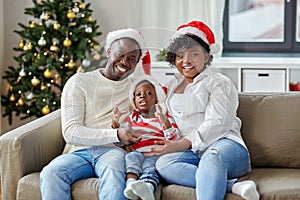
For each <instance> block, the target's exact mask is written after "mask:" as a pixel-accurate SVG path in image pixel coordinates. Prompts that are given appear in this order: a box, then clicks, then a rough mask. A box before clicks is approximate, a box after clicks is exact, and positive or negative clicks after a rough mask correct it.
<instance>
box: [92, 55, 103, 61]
mask: <svg viewBox="0 0 300 200" xmlns="http://www.w3.org/2000/svg"><path fill="white" fill-rule="evenodd" d="M100 58H101V55H100V54H99V53H95V55H94V56H93V59H94V60H95V61H98V60H100Z"/></svg>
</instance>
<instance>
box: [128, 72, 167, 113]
mask: <svg viewBox="0 0 300 200" xmlns="http://www.w3.org/2000/svg"><path fill="white" fill-rule="evenodd" d="M144 80H147V81H149V82H150V83H151V84H152V85H154V88H155V92H156V98H157V104H159V105H160V106H161V108H162V113H163V114H166V113H167V108H166V104H165V101H166V92H165V91H164V89H163V86H162V85H161V84H160V82H159V81H157V80H156V79H155V78H154V77H152V76H150V75H146V74H145V75H142V76H140V77H139V78H138V79H136V80H135V81H134V82H133V83H132V84H131V87H130V90H129V100H130V103H131V105H132V106H133V108H135V109H136V107H135V104H134V91H135V89H136V86H137V85H138V84H139V83H140V82H141V81H144Z"/></svg>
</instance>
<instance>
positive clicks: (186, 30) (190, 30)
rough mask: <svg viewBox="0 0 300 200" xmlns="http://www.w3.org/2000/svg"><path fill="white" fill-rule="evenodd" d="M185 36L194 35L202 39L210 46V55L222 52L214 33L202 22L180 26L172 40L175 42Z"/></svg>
mask: <svg viewBox="0 0 300 200" xmlns="http://www.w3.org/2000/svg"><path fill="white" fill-rule="evenodd" d="M185 34H192V35H196V36H198V37H199V38H201V39H202V40H203V41H204V42H205V43H206V44H207V45H208V46H209V49H210V54H215V53H217V52H218V51H219V50H220V46H219V45H218V44H217V43H216V42H215V36H214V33H213V32H212V30H211V29H210V28H209V27H208V26H207V25H206V24H205V23H203V22H201V21H191V22H189V23H187V24H183V25H180V26H179V27H178V28H177V30H176V32H175V33H174V34H173V36H172V38H171V39H172V40H174V39H176V38H178V37H180V36H182V35H185Z"/></svg>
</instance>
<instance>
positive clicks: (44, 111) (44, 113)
mask: <svg viewBox="0 0 300 200" xmlns="http://www.w3.org/2000/svg"><path fill="white" fill-rule="evenodd" d="M42 113H43V115H47V114H49V113H50V108H49V106H48V105H45V106H44V107H43V108H42Z"/></svg>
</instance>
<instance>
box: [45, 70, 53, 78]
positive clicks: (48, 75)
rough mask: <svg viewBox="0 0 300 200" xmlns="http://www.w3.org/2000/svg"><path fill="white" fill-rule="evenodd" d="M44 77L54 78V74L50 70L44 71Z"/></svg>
mask: <svg viewBox="0 0 300 200" xmlns="http://www.w3.org/2000/svg"><path fill="white" fill-rule="evenodd" d="M44 77H45V78H51V77H52V72H51V71H50V69H49V68H47V69H46V70H45V71H44Z"/></svg>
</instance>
